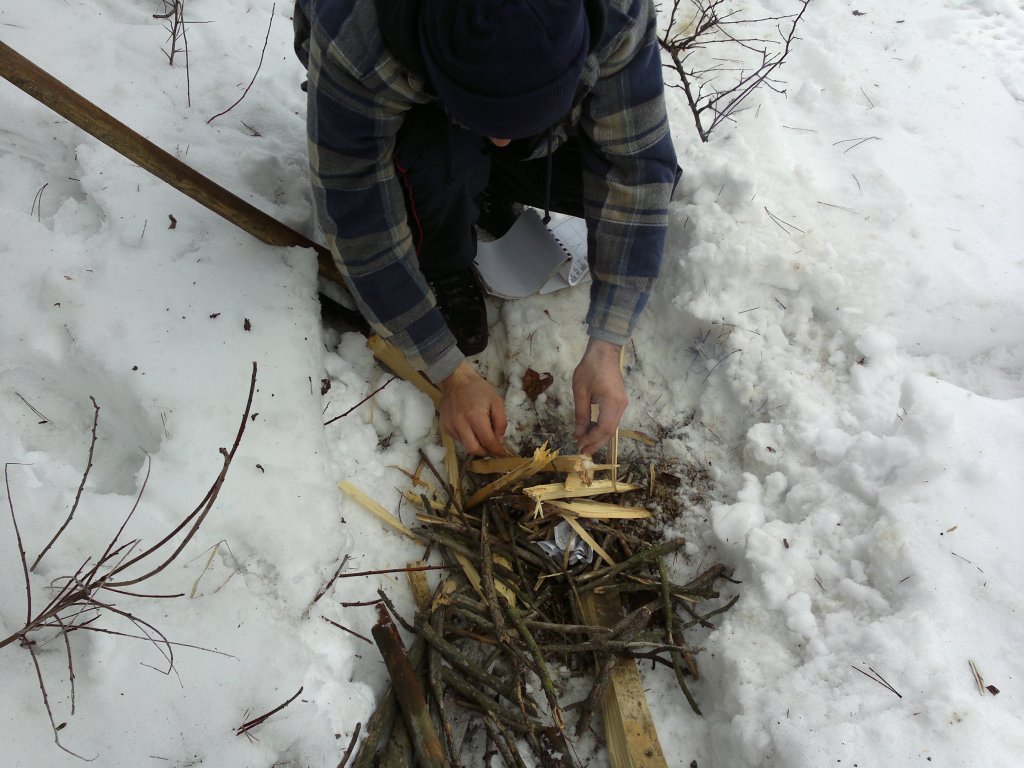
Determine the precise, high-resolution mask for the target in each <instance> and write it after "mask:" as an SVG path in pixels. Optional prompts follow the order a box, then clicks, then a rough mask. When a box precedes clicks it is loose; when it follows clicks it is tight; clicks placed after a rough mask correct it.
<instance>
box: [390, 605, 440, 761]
mask: <svg viewBox="0 0 1024 768" xmlns="http://www.w3.org/2000/svg"><path fill="white" fill-rule="evenodd" d="M373 639H374V640H376V641H377V647H378V648H379V649H380V653H381V656H383V657H384V664H385V665H386V666H387V668H388V674H389V675H390V676H391V686H392V690H393V691H394V692H395V696H396V698H397V699H398V706H399V709H401V711H402V715H403V717H404V719H405V725H406V727H407V728H408V729H409V735H410V736H411V738H412V743H413V746H414V747H415V749H416V756H417V758H418V759H419V763H420V765H421V766H422V768H447V765H448V763H447V760H445V756H444V748H443V747H442V746H441V740H440V739H439V738H438V735H437V731H436V730H435V728H434V721H433V720H432V719H431V717H430V709H429V708H428V707H427V700H426V698H425V696H424V694H423V684H422V683H421V682H420V678H419V675H417V674H416V671H415V670H414V669H413V665H412V663H411V662H410V661H409V657H408V656H407V655H406V652H405V645H404V644H403V643H402V638H401V637H399V636H398V629H397V628H396V627H395V624H394V622H393V621H392V620H391V615H390V614H389V613H388V610H387V608H385V607H384V606H383V605H380V606H378V607H377V623H376V624H375V625H374V626H373Z"/></svg>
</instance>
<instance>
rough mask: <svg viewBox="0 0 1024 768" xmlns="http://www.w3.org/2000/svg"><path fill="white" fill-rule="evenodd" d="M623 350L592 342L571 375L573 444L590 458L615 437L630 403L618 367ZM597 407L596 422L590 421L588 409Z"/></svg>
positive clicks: (605, 343)
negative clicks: (574, 420) (598, 408)
mask: <svg viewBox="0 0 1024 768" xmlns="http://www.w3.org/2000/svg"><path fill="white" fill-rule="evenodd" d="M621 353H622V347H620V346H619V345H617V344H612V343H611V342H608V341H601V340H599V339H591V340H590V343H589V344H588V345H587V351H586V352H584V353H583V358H582V359H581V360H580V364H579V365H577V366H576V371H575V372H574V373H573V375H572V395H573V398H574V400H575V401H576V442H577V443H578V445H579V452H580V453H585V454H587V455H588V456H591V455H593V453H594V451H596V450H598V449H599V448H601V446H603V445H604V444H605V443H607V442H608V440H609V439H610V438H611V436H612V435H613V434H615V430H616V429H617V428H618V426H619V420H620V419H622V413H623V411H625V410H626V404H627V403H628V402H629V401H628V399H627V397H626V385H625V384H624V383H623V381H622V368H621V366H620V364H619V360H620V356H621ZM592 405H597V406H600V413H599V414H598V417H597V421H596V422H593V423H592V422H591V421H590V408H591V406H592Z"/></svg>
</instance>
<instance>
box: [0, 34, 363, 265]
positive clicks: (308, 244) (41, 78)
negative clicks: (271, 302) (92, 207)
mask: <svg viewBox="0 0 1024 768" xmlns="http://www.w3.org/2000/svg"><path fill="white" fill-rule="evenodd" d="M0 77H3V78H4V79H6V80H8V81H9V82H11V83H12V84H14V85H15V86H17V87H18V88H20V89H21V90H23V91H24V92H25V93H27V94H28V95H29V96H31V97H32V98H34V99H36V100H37V101H39V102H42V103H43V104H45V105H46V106H47V107H49V108H50V109H52V110H53V111H54V112H56V113H57V114H59V115H61V116H62V117H64V118H66V119H67V120H69V121H71V122H72V123H74V124H75V125H77V126H78V127H79V128H81V129H82V130H83V131H85V132H86V133H89V134H91V135H93V136H95V137H96V138H97V139H99V140H100V141H101V142H103V143H104V144H106V145H107V146H108V147H110V148H111V149H113V150H114V151H115V152H118V153H120V154H121V155H124V156H125V157H126V158H128V159H129V160H131V161H132V162H133V163H136V164H138V165H139V166H141V167H142V168H144V169H145V170H147V171H149V172H150V173H152V174H153V175H154V176H156V177H157V178H159V179H161V180H163V181H166V182H167V183H168V184H170V185H171V186H172V187H174V188H175V189H177V190H178V191H179V192H182V193H184V194H186V195H188V196H189V197H190V198H192V199H193V200H195V201H196V202H197V203H199V204H200V205H202V206H204V207H206V208H208V209H210V210H211V211H213V212H214V213H216V214H217V215H218V216H222V217H223V218H225V219H227V220H228V221H230V222H231V223H232V224H234V225H236V226H238V227H240V228H242V229H244V230H245V231H246V232H248V233H249V234H250V235H252V236H253V237H255V238H256V239H257V240H260V241H262V242H264V243H267V244H269V245H280V246H299V247H300V248H312V249H313V250H314V251H316V255H317V259H318V261H319V265H320V274H322V275H323V276H324V277H326V278H327V279H328V280H332V281H334V282H335V283H338V284H339V285H344V284H345V281H344V280H343V279H342V277H341V273H340V272H338V268H337V267H336V266H335V264H334V259H333V257H332V256H331V252H330V251H329V250H328V249H327V248H325V247H323V246H322V245H318V244H317V243H314V242H313V241H312V240H310V239H309V238H307V237H306V236H305V235H302V234H300V233H298V232H296V231H295V230H293V229H291V228H290V227H287V226H285V225H284V224H282V223H281V222H279V221H278V220H277V219H275V218H274V217H272V216H270V215H268V214H266V213H264V212H263V211H261V210H259V209H258V208H256V207H255V206H253V205H251V204H250V203H247V202H246V201H245V200H242V199H241V198H240V197H238V196H236V195H234V194H232V193H231V192H228V191H227V190H226V189H224V188H223V187H221V186H219V185H218V184H216V183H214V182H213V181H211V180H210V179H208V178H207V177H206V176H203V175H202V174H201V173H199V172H198V171H196V170H194V169H192V168H190V167H189V166H187V165H185V163H183V162H181V161H180V160H179V159H178V158H176V157H174V155H171V154H170V153H168V152H166V151H164V150H163V149H160V147H158V146H157V145H156V144H154V143H153V142H151V141H149V140H148V139H145V138H143V137H142V136H141V135H140V134H138V133H136V132H135V131H133V130H132V129H131V128H129V127H128V126H127V125H125V124H124V123H122V122H120V121H119V120H117V119H116V118H114V117H113V116H112V115H110V114H108V113H107V112H104V111H103V110H102V109H100V108H99V107H97V106H96V105H95V104H93V103H92V102H90V101H88V100H87V99H85V98H84V97H83V96H81V95H80V94H79V93H77V92H76V91H73V90H72V89H70V88H68V86H66V85H65V84H64V83H62V82H60V81H59V80H57V78H55V77H53V76H52V75H50V74H49V73H48V72H46V71H44V70H43V69H41V68H40V67H38V66H36V65H35V64H33V63H32V62H31V61H29V60H28V59H26V58H25V57H24V56H22V55H21V54H19V53H18V52H17V51H15V50H14V49H13V48H11V47H10V46H8V45H6V44H5V43H3V42H0Z"/></svg>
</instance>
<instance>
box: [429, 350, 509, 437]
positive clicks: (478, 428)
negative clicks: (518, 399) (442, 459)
mask: <svg viewBox="0 0 1024 768" xmlns="http://www.w3.org/2000/svg"><path fill="white" fill-rule="evenodd" d="M440 423H441V431H442V432H444V434H446V435H449V436H451V437H454V438H455V439H456V440H458V441H459V442H460V443H462V445H463V447H465V449H466V451H467V452H469V453H471V454H473V455H474V456H488V455H490V456H505V455H506V452H505V448H504V446H503V445H502V444H501V438H502V436H504V434H505V427H507V426H508V422H507V421H506V419H505V403H504V401H502V399H501V398H500V397H499V396H498V393H497V391H495V389H494V387H492V386H491V385H490V384H488V383H487V382H486V381H485V380H484V379H483V378H481V376H480V375H479V374H478V373H477V372H476V371H475V370H473V366H471V365H470V364H469V363H467V362H466V361H465V360H463V361H462V362H461V363H459V367H458V368H456V369H455V370H454V371H453V372H452V374H451V375H449V376H448V378H446V379H443V380H442V381H441V408H440Z"/></svg>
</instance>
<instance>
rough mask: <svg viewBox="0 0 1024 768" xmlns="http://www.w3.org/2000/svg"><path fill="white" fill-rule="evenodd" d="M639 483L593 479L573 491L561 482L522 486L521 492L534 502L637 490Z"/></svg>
mask: <svg viewBox="0 0 1024 768" xmlns="http://www.w3.org/2000/svg"><path fill="white" fill-rule="evenodd" d="M638 490H640V486H639V485H630V484H628V483H615V482H614V481H612V480H595V481H594V482H593V483H591V484H590V485H585V486H583V487H581V488H577V489H576V490H574V491H570V490H567V489H566V487H565V485H564V484H563V483H545V484H544V485H533V486H530V487H529V488H523V493H525V494H526V495H527V496H529V497H530V498H531V499H533V500H534V501H536V502H541V501H552V500H554V499H575V498H579V497H581V496H600V495H601V494H602V493H613V492H614V493H624V492H626V491H638Z"/></svg>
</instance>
